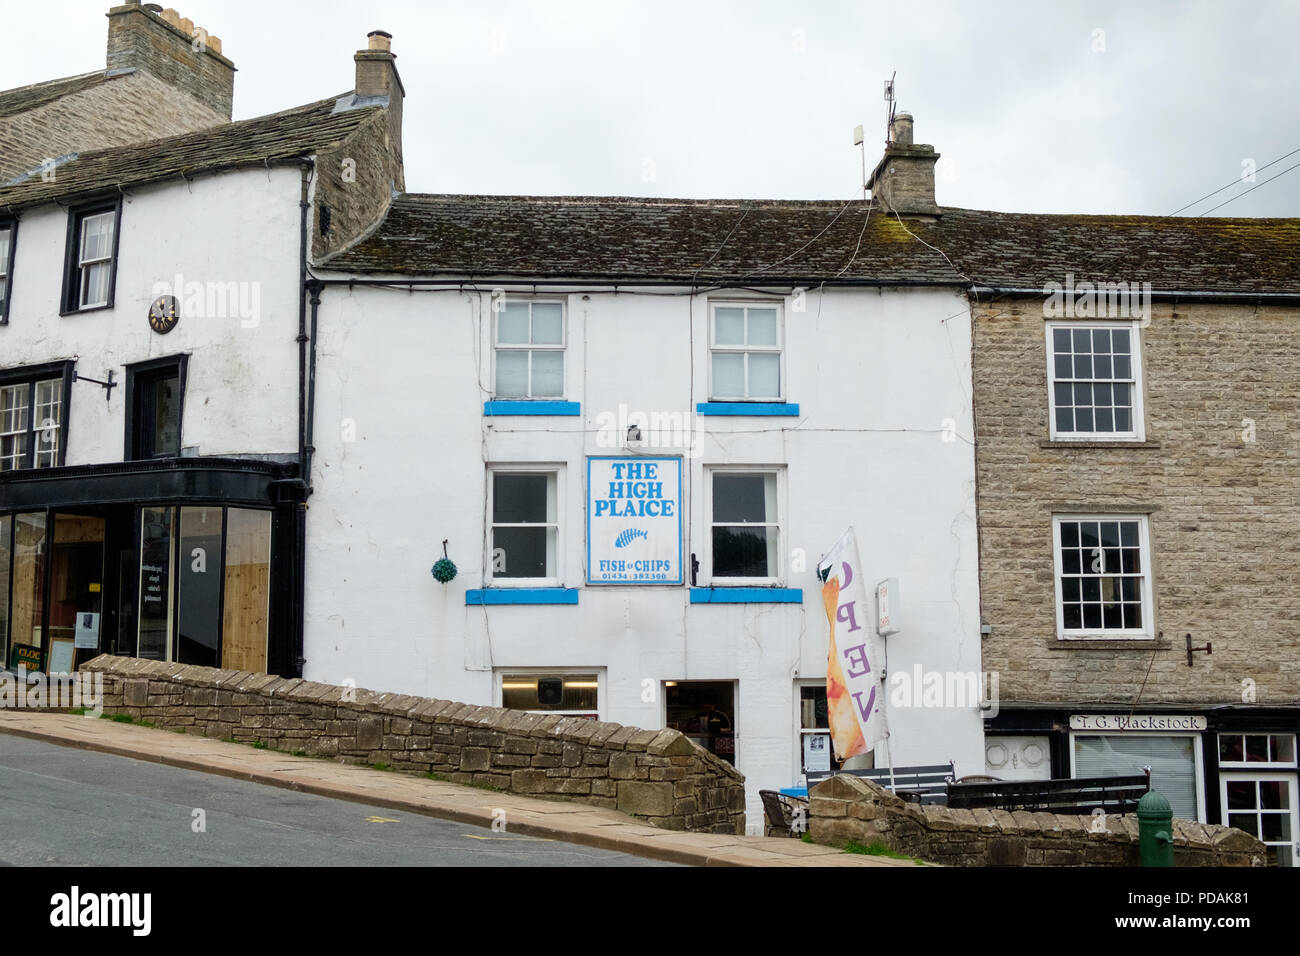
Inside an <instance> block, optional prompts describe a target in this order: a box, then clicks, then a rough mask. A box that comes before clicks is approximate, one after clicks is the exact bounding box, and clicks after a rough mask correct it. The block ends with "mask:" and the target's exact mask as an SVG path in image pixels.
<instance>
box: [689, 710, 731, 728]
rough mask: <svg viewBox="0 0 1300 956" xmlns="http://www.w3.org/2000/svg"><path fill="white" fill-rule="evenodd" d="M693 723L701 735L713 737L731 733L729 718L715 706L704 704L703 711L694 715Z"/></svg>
mask: <svg viewBox="0 0 1300 956" xmlns="http://www.w3.org/2000/svg"><path fill="white" fill-rule="evenodd" d="M695 722H696V723H697V724H698V725H699V728H700V732H701V733H709V734H713V735H714V736H717V735H718V734H729V733H731V718H730V717H728V716H727V715H726V714H724V713H723V712H722V711H720V710H718V708H717V705H716V704H705V705H704V709H703V710H701V711H700V712H699V713H698V714H696V715H695Z"/></svg>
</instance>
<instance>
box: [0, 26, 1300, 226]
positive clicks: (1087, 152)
mask: <svg viewBox="0 0 1300 956" xmlns="http://www.w3.org/2000/svg"><path fill="white" fill-rule="evenodd" d="M110 6H111V4H110V3H109V2H107V0H41V2H39V3H21V4H20V3H13V2H9V0H6V2H5V11H4V13H5V20H6V22H5V30H4V34H3V37H2V38H0V53H2V55H0V89H9V88H11V87H15V86H22V85H26V84H28V83H34V82H38V81H41V80H45V79H52V78H55V77H59V76H67V75H71V74H75V73H84V72H88V71H90V70H94V69H97V68H99V69H102V68H103V64H104V46H105V37H106V31H107V20H106V19H105V18H104V13H105V12H106V11H107V10H108V8H109V7H110ZM178 9H179V11H180V13H181V15H182V16H185V17H189V18H190V19H192V20H193V21H194V22H195V24H196V25H198V26H202V27H204V28H206V29H207V30H209V31H210V32H211V33H214V34H216V35H217V36H219V37H221V39H222V41H223V44H224V53H225V55H226V56H228V57H229V58H230V59H232V60H233V61H234V63H235V65H236V66H237V67H238V68H239V72H238V73H237V74H236V77H235V118H236V119H243V118H248V117H253V116H259V115H262V114H265V113H270V112H275V111H276V110H280V109H286V108H288V107H291V106H296V105H298V104H300V103H305V102H309V101H311V100H315V99H321V98H323V97H325V96H330V95H334V94H337V93H340V92H343V91H344V90H349V89H351V88H352V86H353V63H352V53H353V52H354V51H355V50H357V49H359V48H361V47H364V45H365V38H366V33H367V32H369V31H370V30H373V29H384V30H387V31H388V32H390V33H392V34H393V37H394V39H393V51H394V52H395V53H396V54H397V64H398V68H399V70H400V72H401V75H402V80H403V82H404V84H405V86H406V91H407V99H406V106H405V137H404V139H405V154H406V182H407V188H408V189H410V190H411V191H413V192H458V193H501V194H511V193H519V194H537V195H546V194H586V195H630V196H684V197H697V198H711V197H742V198H790V199H848V198H850V197H852V196H854V195H855V193H856V192H857V191H858V190H859V189H860V185H861V164H862V160H861V156H860V153H859V150H858V148H857V147H854V146H853V145H852V131H853V127H854V126H855V125H857V124H859V123H862V124H864V125H865V126H866V129H867V157H866V159H867V166H868V167H870V166H872V165H874V163H875V161H876V160H877V159H878V158H879V152H880V148H881V146H882V142H883V138H884V116H885V103H884V101H883V97H882V86H883V81H884V80H885V78H887V77H888V76H889V75H890V74H891V73H893V72H894V71H897V73H898V80H897V86H898V108H899V109H900V110H907V111H909V112H911V113H912V114H913V115H914V116H915V122H916V141H917V142H924V143H932V144H934V146H935V148H936V149H937V150H938V151H939V152H940V153H941V154H942V157H943V158H942V159H940V161H939V166H938V184H937V193H938V201H939V203H940V204H942V205H951V206H964V207H968V208H975V209H999V210H1009V211H1023V212H1090V213H1138V214H1147V215H1164V214H1168V213H1171V212H1173V211H1174V210H1175V209H1178V208H1179V207H1180V206H1183V205H1185V204H1187V203H1190V202H1192V201H1193V200H1195V199H1197V198H1198V197H1200V196H1203V195H1204V194H1206V193H1209V192H1211V191H1212V190H1215V189H1218V188H1219V187H1221V186H1225V185H1227V184H1229V183H1233V184H1234V185H1233V187H1232V188H1230V189H1226V190H1224V191H1223V192H1221V193H1219V194H1218V195H1217V196H1215V197H1213V198H1212V199H1210V200H1207V201H1205V202H1203V203H1201V204H1200V205H1198V206H1195V207H1193V208H1192V209H1191V210H1189V211H1188V212H1187V213H1184V215H1188V214H1191V215H1194V214H1196V213H1198V212H1202V211H1204V210H1208V209H1209V208H1210V207H1211V206H1213V205H1215V204H1216V203H1218V202H1222V201H1223V200H1225V199H1229V198H1231V197H1233V196H1235V195H1237V194H1238V193H1241V192H1242V191H1244V190H1245V189H1246V188H1247V187H1249V186H1250V185H1252V184H1251V183H1249V182H1247V183H1244V184H1243V183H1241V182H1240V179H1241V176H1242V171H1243V162H1251V161H1253V163H1254V164H1255V166H1256V167H1262V166H1264V165H1265V164H1266V163H1269V162H1271V161H1272V160H1275V159H1277V158H1278V157H1280V156H1282V155H1283V154H1285V153H1288V152H1290V151H1291V150H1295V149H1297V148H1300V52H1297V46H1296V44H1297V38H1300V4H1298V3H1296V2H1294V0H1291V2H1287V0H1276V2H1269V0H1263V2H1260V0H1255V2H1252V3H1249V4H1237V3H1227V2H1223V3H1215V2H1200V3H1196V2H1173V0H1170V2H1156V0H1129V2H1119V3H1101V2H1078V3H1069V2H1066V3H1059V2H1052V3H1045V2H1041V0H1040V2H1034V0H1031V2H1025V3H1011V2H997V3H995V2H986V3H977V2H951V3H942V2H921V0H908V2H895V3H887V4H886V3H876V2H865V0H857V2H853V0H815V2H814V0H802V2H792V0H786V2H777V0H748V2H741V0H728V2H724V0H689V2H682V0H548V2H545V3H542V2H533V3H525V2H507V0H478V2H449V0H427V2H405V0H364V2H362V0H318V2H310V3H306V2H304V3H289V2H282V0H275V2H270V0H183V2H182V3H181V5H180V6H179V7H178ZM56 25H57V30H55V29H53V28H54V27H55V26H56ZM1296 163H1300V152H1297V153H1296V154H1295V155H1292V156H1291V157H1289V158H1288V159H1285V160H1282V161H1281V162H1279V163H1276V164H1274V165H1273V166H1271V167H1269V168H1268V169H1262V170H1260V171H1259V172H1258V173H1257V174H1256V182H1257V183H1258V182H1263V181H1264V180H1265V179H1267V178H1268V177H1270V176H1273V175H1274V174H1276V173H1278V172H1281V171H1282V170H1284V169H1286V168H1287V167H1288V166H1292V165H1294V164H1296ZM1213 214H1214V215H1238V216H1300V169H1297V170H1295V171H1294V172H1291V173H1288V174H1286V175H1284V176H1283V177H1282V178H1280V179H1279V180H1277V181H1276V182H1273V183H1268V184H1267V185H1264V186H1262V187H1260V188H1259V189H1257V190H1255V191H1254V192H1253V193H1251V194H1250V195H1247V196H1245V197H1244V198H1242V199H1240V200H1237V201H1234V202H1232V203H1230V204H1229V205H1227V206H1225V207H1224V208H1223V209H1220V210H1218V211H1217V212H1215V213H1213Z"/></svg>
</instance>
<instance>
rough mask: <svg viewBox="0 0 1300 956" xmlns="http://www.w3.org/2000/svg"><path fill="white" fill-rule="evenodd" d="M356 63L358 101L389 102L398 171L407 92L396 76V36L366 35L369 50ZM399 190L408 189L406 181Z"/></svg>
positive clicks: (358, 54)
mask: <svg viewBox="0 0 1300 956" xmlns="http://www.w3.org/2000/svg"><path fill="white" fill-rule="evenodd" d="M353 59H354V60H355V61H356V64H357V86H356V95H357V98H358V99H361V100H368V99H378V98H383V99H385V100H387V106H388V135H389V139H390V142H391V144H392V146H393V148H394V150H395V151H396V153H397V159H398V163H399V165H398V169H399V170H400V169H401V159H402V100H403V99H404V98H405V97H406V89H405V88H404V87H403V86H402V78H401V77H400V76H399V75H398V73H397V55H396V54H395V53H393V35H392V34H391V33H388V32H386V31H384V30H371V31H370V33H368V34H367V35H366V49H364V50H358V51H357V52H356V55H355V56H354V57H353ZM398 188H399V189H402V188H405V183H404V182H399V183H398Z"/></svg>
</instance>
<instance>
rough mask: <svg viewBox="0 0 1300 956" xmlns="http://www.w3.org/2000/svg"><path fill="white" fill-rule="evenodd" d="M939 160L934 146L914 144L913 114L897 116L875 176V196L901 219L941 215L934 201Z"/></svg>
mask: <svg viewBox="0 0 1300 956" xmlns="http://www.w3.org/2000/svg"><path fill="white" fill-rule="evenodd" d="M938 160H939V154H938V153H936V152H935V151H934V147H933V146H930V145H928V144H922V145H920V146H918V145H916V144H914V143H913V142H912V114H911V113H899V114H897V115H896V116H895V117H894V122H893V124H892V125H891V126H890V130H889V142H888V143H887V144H886V145H885V155H884V156H883V157H882V158H881V160H880V162H879V163H877V164H876V168H875V169H874V170H873V171H872V173H871V179H870V181H869V182H870V188H871V197H872V198H873V199H876V200H879V202H880V204H881V205H882V206H883V207H884V208H885V210H886V211H888V212H894V213H898V214H899V215H900V216H909V215H910V216H938V215H941V213H940V212H939V207H938V206H937V205H936V204H935V201H934V165H935V163H936V162H938Z"/></svg>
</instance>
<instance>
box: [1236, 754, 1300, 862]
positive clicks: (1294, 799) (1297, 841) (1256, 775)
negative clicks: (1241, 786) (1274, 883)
mask: <svg viewBox="0 0 1300 956" xmlns="http://www.w3.org/2000/svg"><path fill="white" fill-rule="evenodd" d="M1220 766H1221V767H1222V765H1220ZM1229 766H1232V767H1236V766H1237V765H1236V764H1230V765H1229ZM1250 766H1252V767H1260V766H1262V765H1261V764H1257V763H1256V764H1251V765H1250ZM1230 783H1253V784H1256V785H1258V784H1260V783H1285V784H1287V787H1288V790H1289V791H1290V794H1291V806H1290V807H1288V809H1289V810H1290V817H1291V846H1290V849H1291V865H1292V866H1293V867H1295V866H1300V832H1298V830H1300V777H1297V776H1296V772H1295V769H1294V768H1293V769H1292V770H1291V771H1290V772H1287V771H1286V770H1267V769H1265V770H1260V771H1255V770H1245V769H1241V770H1236V769H1234V770H1227V769H1223V770H1222V772H1220V774H1219V816H1220V818H1221V821H1222V823H1223V825H1224V826H1225V827H1230V826H1232V824H1231V823H1229V822H1228V819H1229V814H1233V813H1237V814H1242V813H1252V814H1254V815H1255V818H1256V820H1257V821H1259V816H1260V814H1262V813H1267V814H1269V815H1270V816H1281V813H1280V812H1279V811H1277V810H1264V809H1263V808H1261V807H1255V808H1254V809H1251V810H1229V809H1228V784H1230ZM1260 822H1262V821H1260ZM1258 839H1260V842H1263V839H1262V837H1260V838H1258ZM1264 845H1265V846H1268V847H1274V846H1279V845H1283V846H1284V845H1285V844H1284V843H1283V842H1282V841H1280V840H1279V841H1270V842H1268V843H1265V844H1264Z"/></svg>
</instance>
